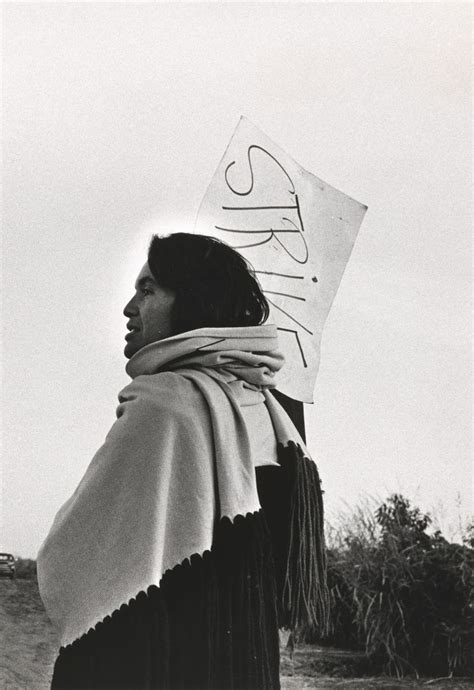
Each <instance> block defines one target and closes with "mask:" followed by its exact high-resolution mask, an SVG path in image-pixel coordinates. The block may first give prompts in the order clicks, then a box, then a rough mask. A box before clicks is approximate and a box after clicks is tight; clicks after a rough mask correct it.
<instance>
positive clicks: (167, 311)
mask: <svg viewBox="0 0 474 690" xmlns="http://www.w3.org/2000/svg"><path fill="white" fill-rule="evenodd" d="M174 302H175V293H174V291H173V290H170V289H168V288H164V287H162V286H161V285H158V283H157V282H156V280H155V278H154V277H153V274H152V272H151V271H150V268H149V266H148V263H146V264H145V265H144V266H143V268H142V270H141V271H140V273H139V274H138V277H137V280H136V282H135V294H134V295H133V297H132V299H131V300H130V301H129V302H128V303H127V305H126V306H125V309H124V310H123V313H124V315H125V316H126V317H127V318H128V322H127V329H128V331H129V332H128V333H127V335H126V336H125V340H126V341H127V344H126V345H125V349H124V354H125V357H127V359H130V357H132V356H133V355H134V354H135V353H136V352H138V350H141V348H142V347H144V346H145V345H149V344H150V343H154V342H156V341H157V340H163V338H169V337H170V336H171V335H173V333H172V329H171V311H172V308H173V305H174Z"/></svg>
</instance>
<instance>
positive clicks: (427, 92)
mask: <svg viewBox="0 0 474 690" xmlns="http://www.w3.org/2000/svg"><path fill="white" fill-rule="evenodd" d="M2 10H3V59H2V65H3V99H2V122H3V164H2V182H3V203H2V211H3V216H2V280H3V290H2V294H3V301H2V395H3V405H2V408H3V427H2V429H3V431H2V475H1V476H2V496H1V523H0V550H4V551H9V552H12V553H14V554H15V555H17V556H23V557H34V556H35V555H36V552H37V550H38V548H39V546H40V544H41V542H42V541H43V539H44V538H45V536H46V534H47V532H48V530H49V527H50V525H51V523H52V520H53V518H54V515H55V513H56V512H57V510H58V509H59V507H60V506H61V504H62V503H63V502H64V501H65V500H66V499H67V498H68V497H69V496H70V494H71V493H72V492H73V490H74V489H75V487H76V485H77V483H78V481H79V480H80V478H81V477H82V475H83V473H84V471H85V469H86V467H87V465H88V464H89V462H90V460H91V458H92V456H93V454H94V453H95V451H96V450H97V449H98V447H99V446H100V445H101V444H102V442H103V440H104V438H105V435H106V434H107V432H108V430H109V428H110V426H111V425H112V423H113V421H114V417H115V407H116V404H117V394H118V392H119V390H121V388H123V387H124V386H125V385H126V384H127V382H128V378H127V376H126V374H125V371H124V364H125V360H124V357H123V346H124V335H125V321H126V319H125V318H124V317H123V315H122V309H123V307H124V305H125V303H126V302H127V301H128V299H129V298H130V296H131V294H132V287H133V282H134V280H135V277H136V274H137V273H138V271H139V269H140V267H141V266H142V264H143V263H144V261H145V259H146V246H147V243H148V239H149V236H150V234H151V233H152V232H169V231H176V230H178V229H184V230H189V229H190V228H191V227H192V224H193V222H194V218H195V215H196V213H197V210H198V207H199V204H200V201H201V199H202V197H203V195H204V193H205V191H206V188H207V185H208V184H209V182H210V180H211V178H212V175H213V173H214V171H215V168H216V167H217V164H218V162H219V160H220V158H221V156H222V154H223V152H224V150H225V147H226V145H227V143H228V141H229V139H230V137H231V135H232V132H233V130H234V128H235V126H236V125H237V122H238V120H239V117H240V116H241V115H245V116H247V117H248V118H249V119H250V120H252V122H254V123H255V124H256V125H257V126H258V127H260V128H261V129H262V130H263V131H264V132H265V133H266V134H267V135H268V136H270V137H271V138H272V139H273V140H274V141H275V142H276V143H277V144H278V145H279V146H280V147H282V148H283V149H285V151H287V153H288V154H289V155H291V156H292V157H293V158H294V159H295V160H296V161H298V163H300V164H301V165H302V166H303V167H305V168H306V169H307V170H309V171H311V172H312V173H314V174H315V175H317V176H318V177H320V178H322V179H323V180H325V181H326V182H328V183H329V184H331V185H333V186H335V187H336V188H338V189H341V190H342V191H344V192H345V193H346V194H348V195H349V196H351V197H353V198H355V199H357V200H358V201H360V202H362V203H363V204H366V205H367V206H368V207H369V209H368V212H367V214H366V216H365V219H364V221H363V224H362V227H361V230H360V232H359V236H358V239H357V241H356V245H355V247H354V250H353V253H352V256H351V258H350V260H349V264H348V266H347V269H346V272H345V274H344V277H343V279H342V283H341V286H340V288H339V291H338V293H337V296H336V299H335V301H334V304H333V306H332V309H331V312H330V314H329V317H328V320H327V323H326V327H325V331H324V334H323V342H322V356H321V367H320V371H319V376H318V380H317V383H316V391H315V403H314V404H313V405H308V406H306V409H305V417H306V426H307V435H308V446H309V448H310V450H311V452H312V454H313V457H314V458H315V459H316V461H317V463H318V467H319V470H320V474H321V476H322V480H323V488H324V490H325V499H326V514H327V516H328V520H329V521H330V523H331V524H334V523H335V522H337V516H338V515H339V514H340V513H341V511H350V510H352V509H353V508H354V507H355V506H357V505H358V503H360V502H361V501H364V500H365V499H366V498H367V497H369V498H370V500H372V501H373V502H375V504H376V502H377V501H381V500H383V499H385V498H386V497H387V496H388V495H389V494H391V493H394V492H398V493H403V494H404V495H406V496H407V497H408V498H409V499H410V500H411V501H412V502H413V503H414V504H415V505H417V506H419V507H420V508H421V509H422V510H424V511H430V512H431V513H432V515H433V517H434V519H435V524H436V525H437V526H440V527H441V528H442V529H443V531H444V532H445V534H446V535H447V536H448V537H450V538H459V527H460V525H462V524H463V523H464V524H465V523H466V521H467V519H468V514H469V512H470V511H472V435H471V412H472V398H471V359H470V358H471V347H470V339H471V332H472V331H471V278H472V276H471V221H472V207H471V184H472V172H471V149H472V142H471V84H472V81H471V35H470V25H471V8H470V6H469V4H468V3H464V4H462V3H459V4H458V3H438V4H431V3H426V4H425V3H359V4H358V3H353V4H344V3H324V4H323V3H298V2H296V3H271V2H262V3H234V2H229V3H204V2H203V3H201V2H199V3H164V4H161V3H146V2H145V3H127V2H125V3H95V2H83V3H68V2H64V3H28V4H27V3H4V4H3V7H2Z"/></svg>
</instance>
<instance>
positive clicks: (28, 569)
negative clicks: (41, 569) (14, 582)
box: [15, 558, 36, 580]
mask: <svg viewBox="0 0 474 690" xmlns="http://www.w3.org/2000/svg"><path fill="white" fill-rule="evenodd" d="M15 567H16V577H19V578H21V579H22V580H36V561H34V560H32V559H31V558H17V559H16V561H15Z"/></svg>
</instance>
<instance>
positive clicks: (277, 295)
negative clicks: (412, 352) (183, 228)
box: [195, 117, 367, 402]
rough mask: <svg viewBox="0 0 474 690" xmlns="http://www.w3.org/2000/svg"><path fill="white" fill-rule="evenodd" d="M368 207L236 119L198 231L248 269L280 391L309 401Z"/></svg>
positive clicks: (199, 218) (254, 129) (205, 197)
mask: <svg viewBox="0 0 474 690" xmlns="http://www.w3.org/2000/svg"><path fill="white" fill-rule="evenodd" d="M366 210H367V207H366V206H364V205H363V204H360V203H359V202H358V201H355V200H354V199H351V198H350V197H348V196H347V195H346V194H343V193H342V192H340V191H339V190H337V189H334V187H331V186H330V185H328V184H326V182H323V181H322V180H320V179H319V178H318V177H316V176H315V175H313V174H311V173H309V172H307V171H306V170H304V169H303V168H302V167H301V166H300V165H298V163H296V161H294V160H293V159H292V158H291V157H290V156H289V155H288V154H287V153H285V152H284V151H283V150H282V149H280V148H279V147H278V146H277V145H276V144H274V143H273V141H271V139H269V138H268V137H267V136H266V135H265V134H264V133H263V132H262V131H260V130H259V129H258V128H257V127H255V126H254V125H253V124H252V123H251V122H250V121H249V120H247V119H246V118H243V117H242V118H241V119H240V121H239V124H238V126H237V128H236V130H235V132H234V134H233V136H232V139H231V140H230V143H229V145H228V147H227V150H226V152H225V153H224V156H223V158H222V160H221V162H220V163H219V165H218V167H217V170H216V172H215V174H214V177H213V178H212V180H211V183H210V185H209V187H208V189H207V192H206V194H205V196H204V199H203V201H202V203H201V206H200V209H199V212H198V216H197V220H196V226H195V230H196V232H198V233H200V234H203V235H211V236H212V237H217V238H219V239H221V240H224V241H225V242H226V243H227V244H229V245H231V246H232V247H234V248H235V249H237V250H238V251H239V252H240V253H241V254H242V255H243V256H244V257H245V258H246V259H247V260H248V261H249V262H250V264H251V265H252V267H253V269H254V271H255V275H256V277H257V278H258V280H259V282H260V284H261V286H262V289H263V292H264V293H265V296H266V298H267V300H268V302H269V304H270V309H271V311H270V318H269V322H272V323H274V324H275V325H276V326H277V328H278V331H279V339H280V347H281V349H282V351H283V353H284V355H285V357H286V365H285V366H284V367H283V369H282V371H281V373H280V375H279V383H278V390H280V391H282V392H283V393H285V394H286V395H288V396H290V397H291V398H293V399H295V400H301V401H302V402H313V391H314V385H315V381H316V375H317V373H318V368H319V358H320V345H321V334H322V330H323V326H324V323H325V321H326V318H327V315H328V313H329V309H330V307H331V304H332V302H333V300H334V297H335V295H336V292H337V289H338V287H339V283H340V282H341V278H342V274H343V272H344V269H345V267H346V264H347V261H348V259H349V256H350V253H351V251H352V247H353V245H354V242H355V239H356V236H357V232H358V230H359V227H360V225H361V223H362V219H363V217H364V214H365V212H366Z"/></svg>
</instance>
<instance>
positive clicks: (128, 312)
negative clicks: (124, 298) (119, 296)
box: [123, 297, 138, 318]
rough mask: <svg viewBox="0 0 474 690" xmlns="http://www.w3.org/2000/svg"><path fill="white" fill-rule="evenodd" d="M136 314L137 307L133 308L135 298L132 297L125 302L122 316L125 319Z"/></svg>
mask: <svg viewBox="0 0 474 690" xmlns="http://www.w3.org/2000/svg"><path fill="white" fill-rule="evenodd" d="M137 314H138V310H137V307H136V306H135V297H132V299H131V300H130V302H127V304H126V305H125V307H124V309H123V315H124V316H126V317H127V318H130V317H132V316H136V315H137Z"/></svg>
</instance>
